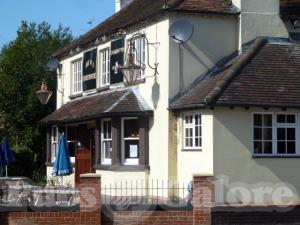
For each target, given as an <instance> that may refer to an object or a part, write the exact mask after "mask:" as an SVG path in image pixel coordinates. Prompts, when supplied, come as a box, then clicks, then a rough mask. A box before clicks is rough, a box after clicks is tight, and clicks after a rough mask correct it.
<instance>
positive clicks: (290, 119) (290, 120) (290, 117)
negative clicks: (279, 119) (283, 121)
mask: <svg viewBox="0 0 300 225" xmlns="http://www.w3.org/2000/svg"><path fill="white" fill-rule="evenodd" d="M295 122H296V118H295V115H287V123H295Z"/></svg>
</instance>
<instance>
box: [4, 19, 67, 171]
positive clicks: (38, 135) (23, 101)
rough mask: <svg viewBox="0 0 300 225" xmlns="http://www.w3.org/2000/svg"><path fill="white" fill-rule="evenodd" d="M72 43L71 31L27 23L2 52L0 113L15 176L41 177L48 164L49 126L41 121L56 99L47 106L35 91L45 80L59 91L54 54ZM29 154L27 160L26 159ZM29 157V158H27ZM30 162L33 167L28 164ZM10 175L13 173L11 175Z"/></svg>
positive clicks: (49, 111)
mask: <svg viewBox="0 0 300 225" xmlns="http://www.w3.org/2000/svg"><path fill="white" fill-rule="evenodd" d="M71 40H72V35H71V32H70V30H69V29H68V28H63V27H62V26H59V27H58V28H57V29H56V30H52V29H51V26H50V25H49V24H48V23H45V22H44V23H41V24H35V23H28V22H25V21H23V22H22V24H21V26H20V27H19V29H18V31H17V37H16V39H15V40H14V41H12V42H10V43H9V44H7V45H5V46H4V47H3V48H2V50H1V53H0V114H2V116H3V117H4V121H5V127H6V130H7V133H8V136H9V139H10V142H11V147H12V148H13V150H14V151H15V153H16V154H17V155H18V154H19V156H20V157H18V156H17V158H18V161H17V162H16V163H15V165H14V167H16V168H15V170H16V171H15V170H13V169H11V172H12V173H14V174H15V175H18V176H20V175H26V176H31V177H32V176H33V175H34V171H35V173H36V174H40V173H41V172H42V171H43V170H44V163H45V155H46V152H45V149H46V148H45V146H46V144H45V142H46V140H45V127H43V126H41V125H40V124H39V120H40V119H42V118H43V117H45V116H46V115H48V114H50V113H51V112H52V111H54V110H55V104H56V103H55V99H56V98H55V96H52V98H51V100H50V102H49V103H48V104H47V105H46V106H44V105H41V104H40V102H39V101H38V99H37V97H36V94H35V92H36V91H37V90H39V89H40V85H41V81H42V80H46V81H47V83H48V86H49V89H51V90H53V91H54V93H55V90H56V74H55V72H50V71H47V68H46V63H47V61H48V60H49V59H50V57H51V55H52V54H53V53H54V52H55V51H56V50H58V49H59V48H61V47H63V46H64V45H67V44H68V43H70V41H71ZM24 155H26V158H24ZM27 156H28V157H27ZM28 163H29V165H28ZM11 172H10V174H11Z"/></svg>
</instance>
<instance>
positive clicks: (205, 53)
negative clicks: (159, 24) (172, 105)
mask: <svg viewBox="0 0 300 225" xmlns="http://www.w3.org/2000/svg"><path fill="white" fill-rule="evenodd" d="M178 19H186V20H189V21H190V22H192V23H193V24H194V34H193V36H192V38H191V40H190V41H188V42H187V43H185V44H182V45H181V49H182V68H181V70H182V74H183V84H182V85H183V89H184V90H185V89H187V88H188V87H189V86H190V84H191V83H192V82H193V81H194V80H195V79H196V78H198V77H199V76H200V75H203V74H205V73H206V72H207V71H208V70H209V69H212V68H213V67H214V66H215V64H216V63H217V62H218V61H219V60H221V59H223V58H224V57H226V56H228V55H230V54H232V53H233V52H235V51H237V48H238V36H237V32H238V21H237V19H236V18H234V17H228V16H227V17H222V16H205V15H197V16H193V15H184V14H180V15H177V16H172V17H171V18H170V23H171V24H172V23H174V22H175V21H176V20H178ZM169 52H170V64H169V67H170V73H169V80H170V83H169V88H170V91H169V94H170V98H173V97H174V96H175V95H177V94H178V92H179V91H180V63H179V62H180V60H179V45H178V44H176V43H174V41H173V40H171V39H170V49H169Z"/></svg>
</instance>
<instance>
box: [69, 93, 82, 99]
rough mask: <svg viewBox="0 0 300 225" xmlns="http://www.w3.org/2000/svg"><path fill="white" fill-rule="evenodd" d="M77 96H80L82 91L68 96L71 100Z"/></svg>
mask: <svg viewBox="0 0 300 225" xmlns="http://www.w3.org/2000/svg"><path fill="white" fill-rule="evenodd" d="M79 97H82V93H79V94H74V95H70V96H69V99H71V100H72V99H75V98H79Z"/></svg>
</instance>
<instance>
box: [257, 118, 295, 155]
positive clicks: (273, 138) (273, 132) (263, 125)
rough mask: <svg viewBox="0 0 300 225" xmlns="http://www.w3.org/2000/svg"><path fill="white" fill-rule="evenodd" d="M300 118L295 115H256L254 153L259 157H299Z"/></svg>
mask: <svg viewBox="0 0 300 225" xmlns="http://www.w3.org/2000/svg"><path fill="white" fill-rule="evenodd" d="M298 120H299V116H297V114H294V113H254V114H253V153H254V155H258V156H293V155H298V152H299V151H298V150H297V145H298V144H299V143H298V140H299V138H297V137H298V136H299V132H298V130H299V127H298V126H299V122H298Z"/></svg>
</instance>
